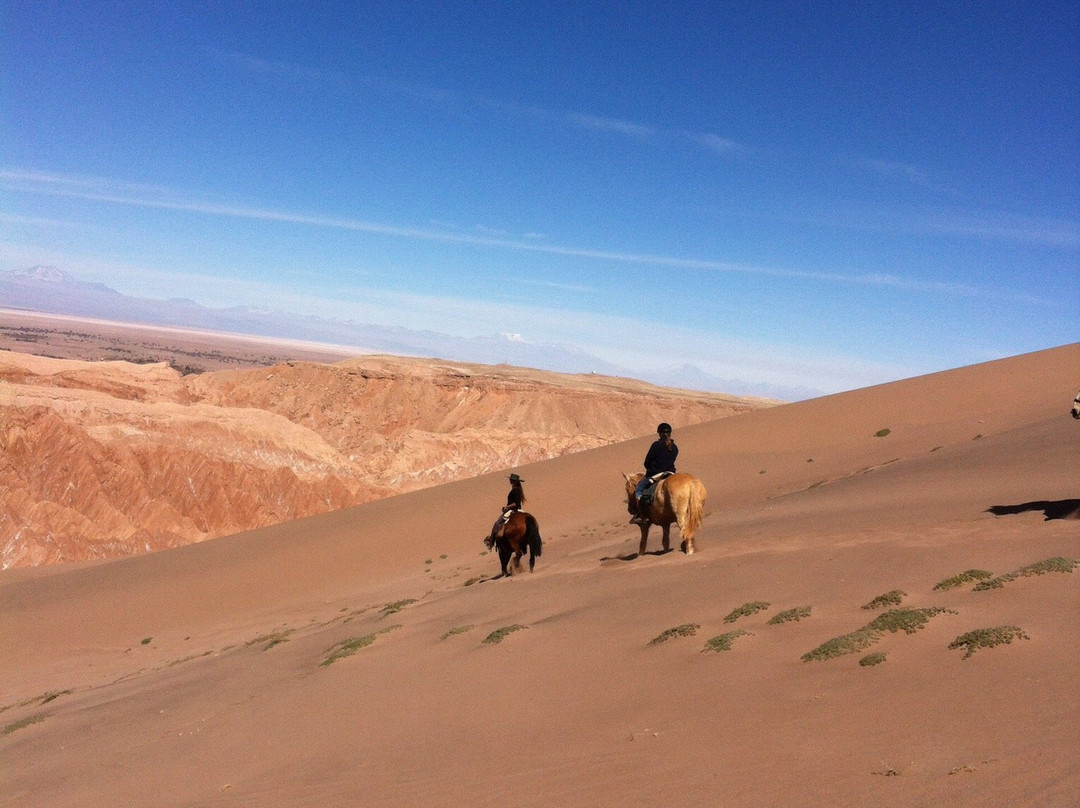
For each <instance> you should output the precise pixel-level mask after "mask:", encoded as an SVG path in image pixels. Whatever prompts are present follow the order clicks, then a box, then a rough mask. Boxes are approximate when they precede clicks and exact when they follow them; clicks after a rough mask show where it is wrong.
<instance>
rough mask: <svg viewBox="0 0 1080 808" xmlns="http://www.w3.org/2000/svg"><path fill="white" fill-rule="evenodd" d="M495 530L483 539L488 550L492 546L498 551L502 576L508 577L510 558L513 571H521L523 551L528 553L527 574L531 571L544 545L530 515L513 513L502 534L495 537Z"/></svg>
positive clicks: (536, 525) (521, 512) (535, 523)
mask: <svg viewBox="0 0 1080 808" xmlns="http://www.w3.org/2000/svg"><path fill="white" fill-rule="evenodd" d="M496 532H497V531H496V529H495V528H492V530H491V536H489V537H488V538H486V539H484V544H486V545H487V546H488V549H489V550H490V549H491V547H492V546H494V547H495V549H497V550H498V551H499V563H500V564H501V565H502V574H503V575H510V574H511V570H510V569H509V564H510V557H511V556H513V558H514V570H520V569H521V557H522V556H523V555H524V554H525V551H526V550H528V551H529V572H532V571H533V567H534V566H535V565H536V559H537V558H538V557H539V556H540V553H541V551H542V550H543V547H544V543H543V541H542V540H541V538H540V525H538V524H537V522H536V518H535V517H534V516H533V515H532V514H531V513H525V511H514V512H513V513H511V514H510V517H509V518H508V519H507V520H506V525H505V526H504V527H503V530H502V534H501V535H496Z"/></svg>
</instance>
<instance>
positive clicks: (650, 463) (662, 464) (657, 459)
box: [630, 423, 679, 522]
mask: <svg viewBox="0 0 1080 808" xmlns="http://www.w3.org/2000/svg"><path fill="white" fill-rule="evenodd" d="M656 434H657V436H658V437H657V439H656V440H655V441H653V445H652V446H650V447H649V451H648V453H647V454H646V455H645V476H644V477H642V478H641V482H639V483H638V484H637V486H636V487H635V488H634V497H635V498H636V499H637V501H638V510H639V511H640V510H641V495H642V494H644V493H645V489H647V488H648V487H649V486H650V485H652V483H653V477H654V476H656V475H657V474H662V473H663V472H670V473H671V474H674V473H675V458H677V457H678V456H679V447H678V446H676V445H675V441H673V440H672V439H671V424H668V423H662V424H660V425H659V426H657V427H656ZM641 519H642V517H641V516H636V517H634V519H631V520H630V521H631V522H640V521H641Z"/></svg>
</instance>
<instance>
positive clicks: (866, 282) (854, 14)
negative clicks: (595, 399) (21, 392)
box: [0, 0, 1080, 392]
mask: <svg viewBox="0 0 1080 808" xmlns="http://www.w3.org/2000/svg"><path fill="white" fill-rule="evenodd" d="M1078 76H1080V6H1078V4H1077V3H1075V2H1064V3H1060V4H1059V3H1054V2H1039V3H1032V2H1030V0H1026V2H992V1H990V2H970V3H968V2H951V3H940V2H900V3H897V2H895V1H894V2H881V3H878V2H848V3H838V2H825V1H823V2H786V1H785V0H757V1H756V2H723V0H713V2H702V3H694V2H688V3H679V4H674V3H655V2H629V1H628V2H621V3H597V2H575V3H560V2H550V0H549V1H547V2H543V3H530V2H521V3H505V2H500V3H496V2H491V3H486V2H470V3H460V4H454V3H445V2H440V3H436V2H400V0H399V1H398V2H386V3H382V2H376V3H370V2H356V3H341V4H334V3H319V2H306V3H263V2H252V3H228V2H206V3H183V2H176V3H152V2H130V3H101V2H80V3H72V2H63V3H53V2H47V1H46V0H33V2H21V1H19V2H11V1H10V0H0V116H2V117H0V269H14V268H22V267H29V266H34V265H38V264H47V265H55V266H58V267H60V268H61V269H64V270H66V271H68V272H70V273H71V274H74V275H76V276H77V277H79V278H81V279H83V280H91V281H100V282H103V283H106V284H108V285H109V286H112V287H113V288H115V289H118V290H119V291H122V292H125V293H127V294H132V295H140V296H149V297H157V298H169V297H186V298H190V299H193V300H196V301H197V302H199V303H202V304H204V305H207V306H227V305H235V304H246V305H255V306H262V307H267V308H275V309H280V310H286V311H292V312H299V313H312V314H319V315H322V316H326V317H336V318H341V319H355V320H358V321H363V322H369V323H376V324H385V325H392V324H393V325H402V326H405V327H409V328H424V329H431V330H434V331H440V332H444V333H447V334H450V335H453V336H465V337H469V336H478V335H493V334H498V333H503V332H510V333H516V334H520V335H521V336H522V338H523V339H526V340H530V341H536V342H557V343H561V344H564V345H568V346H573V347H576V348H579V349H581V350H584V351H587V352H589V353H592V354H594V355H596V356H598V357H600V358H602V359H605V360H607V361H609V362H613V363H615V364H618V365H620V366H622V367H626V368H628V369H629V370H630V371H632V372H633V373H634V374H635V375H638V376H641V377H648V375H649V373H650V372H652V371H655V370H656V369H657V368H663V367H668V366H677V365H682V364H685V363H690V364H693V365H696V366H697V367H699V368H701V369H702V370H703V371H705V372H706V373H709V374H712V375H714V376H717V377H720V378H738V379H744V380H748V381H752V382H761V383H767V384H775V385H782V386H789V387H799V388H808V389H813V390H819V391H822V392H834V391H839V390H844V389H851V388H855V387H861V386H864V385H867V384H873V383H877V382H882V381H889V380H892V379H896V378H902V377H906V376H912V375H917V374H920V373H925V372H930V371H934V370H940V369H945V368H949V367H956V366H960V365H966V364H971V363H973V362H979V361H984V360H987V359H993V358H997V357H1002V356H1008V355H1013V354H1017V353H1023V352H1027V351H1031V350H1037V349H1041V348H1047V347H1052V346H1056V345H1060V344H1064V343H1068V342H1074V341H1076V340H1077V339H1080V329H1078V323H1080V194H1078V191H1080V156H1078V155H1080V80H1078V79H1077V77H1078ZM0 304H2V301H0Z"/></svg>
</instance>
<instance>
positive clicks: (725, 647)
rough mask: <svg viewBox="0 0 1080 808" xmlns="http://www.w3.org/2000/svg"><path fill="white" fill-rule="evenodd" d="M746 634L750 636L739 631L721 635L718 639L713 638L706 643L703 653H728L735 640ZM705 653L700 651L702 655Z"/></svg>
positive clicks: (746, 632) (747, 632)
mask: <svg viewBox="0 0 1080 808" xmlns="http://www.w3.org/2000/svg"><path fill="white" fill-rule="evenodd" d="M746 634H750V632H749V631H743V630H741V629H740V630H739V631H729V632H727V633H726V634H721V635H720V636H719V637H713V638H712V639H711V640H708V641H706V643H705V651H716V652H720V651H730V650H731V645H732V643H734V642H735V639H736V638H737V637H742V636H743V635H746ZM750 636H753V635H750ZM705 651H702V653H704V652H705Z"/></svg>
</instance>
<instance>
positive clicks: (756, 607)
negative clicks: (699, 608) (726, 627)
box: [724, 600, 769, 623]
mask: <svg viewBox="0 0 1080 808" xmlns="http://www.w3.org/2000/svg"><path fill="white" fill-rule="evenodd" d="M768 608H769V604H768V603H766V602H765V601H763V600H752V601H750V602H749V603H744V604H743V605H742V606H740V607H739V608H737V609H732V610H731V612H730V614H728V616H727V617H725V618H724V622H725V623H734V622H735V621H736V620H738V619H739V618H740V617H749V616H750V615H752V614H756V613H757V612H760V611H764V610H765V609H768Z"/></svg>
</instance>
